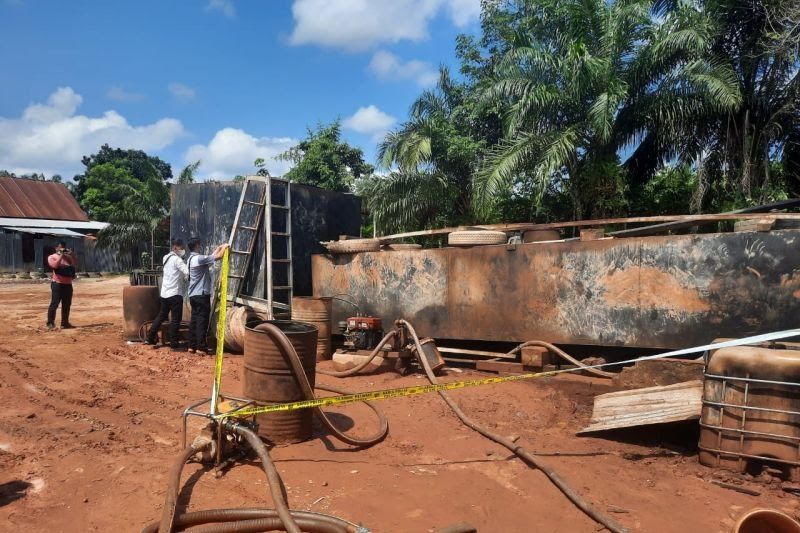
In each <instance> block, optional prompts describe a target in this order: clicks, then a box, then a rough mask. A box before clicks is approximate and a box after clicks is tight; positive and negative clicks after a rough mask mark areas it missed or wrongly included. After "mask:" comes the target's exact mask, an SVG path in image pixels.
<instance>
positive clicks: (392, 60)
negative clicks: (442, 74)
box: [368, 50, 439, 87]
mask: <svg viewBox="0 0 800 533" xmlns="http://www.w3.org/2000/svg"><path fill="white" fill-rule="evenodd" d="M368 68H369V70H370V71H371V72H372V73H373V74H375V75H376V76H377V77H378V78H379V79H382V80H391V81H396V80H414V81H415V82H417V84H418V85H420V86H422V87H425V86H428V85H433V84H434V83H436V80H437V79H438V78H439V73H438V72H437V71H436V69H435V68H434V67H433V65H431V64H430V63H426V62H425V61H419V60H418V59H410V60H408V61H406V62H405V63H403V61H402V60H401V59H400V58H399V57H397V56H396V55H394V54H393V53H391V52H387V51H386V50H378V51H377V52H375V55H373V56H372V61H370V62H369V67H368Z"/></svg>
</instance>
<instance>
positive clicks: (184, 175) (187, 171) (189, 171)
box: [178, 159, 200, 184]
mask: <svg viewBox="0 0 800 533" xmlns="http://www.w3.org/2000/svg"><path fill="white" fill-rule="evenodd" d="M198 168H200V160H199V159H198V160H197V161H195V162H194V163H189V164H188V165H186V166H185V167H183V168H182V169H181V173H180V174H178V183H181V184H183V183H194V176H195V174H196V173H197V169H198Z"/></svg>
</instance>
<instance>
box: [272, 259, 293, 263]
mask: <svg viewBox="0 0 800 533" xmlns="http://www.w3.org/2000/svg"><path fill="white" fill-rule="evenodd" d="M272 262H273V263H291V262H292V260H291V259H273V260H272Z"/></svg>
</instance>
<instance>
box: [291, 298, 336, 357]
mask: <svg viewBox="0 0 800 533" xmlns="http://www.w3.org/2000/svg"><path fill="white" fill-rule="evenodd" d="M332 308H333V299H332V298H326V297H322V298H312V297H310V296H295V297H294V298H292V320H298V321H300V322H307V323H309V324H313V325H315V326H316V327H317V329H318V330H319V335H318V336H317V361H325V360H327V359H330V358H331V310H332Z"/></svg>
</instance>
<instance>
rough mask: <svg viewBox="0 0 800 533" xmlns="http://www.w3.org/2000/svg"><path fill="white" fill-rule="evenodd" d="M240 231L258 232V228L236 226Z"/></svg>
mask: <svg viewBox="0 0 800 533" xmlns="http://www.w3.org/2000/svg"><path fill="white" fill-rule="evenodd" d="M236 227H237V228H238V229H249V230H250V231H258V228H257V227H255V226H236Z"/></svg>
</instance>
